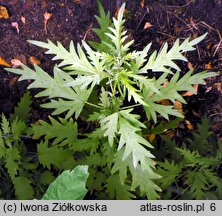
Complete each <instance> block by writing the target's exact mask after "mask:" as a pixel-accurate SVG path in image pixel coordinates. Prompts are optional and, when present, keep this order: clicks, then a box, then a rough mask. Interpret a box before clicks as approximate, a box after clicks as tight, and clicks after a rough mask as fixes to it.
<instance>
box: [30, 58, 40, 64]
mask: <svg viewBox="0 0 222 216" xmlns="http://www.w3.org/2000/svg"><path fill="white" fill-rule="evenodd" d="M29 61H30V63H31V64H37V65H40V64H41V62H40V60H39V59H37V58H36V57H34V56H30V58H29Z"/></svg>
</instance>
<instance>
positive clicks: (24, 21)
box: [21, 16, 26, 24]
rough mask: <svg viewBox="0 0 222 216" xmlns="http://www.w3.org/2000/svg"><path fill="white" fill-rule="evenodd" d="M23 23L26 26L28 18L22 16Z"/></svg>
mask: <svg viewBox="0 0 222 216" xmlns="http://www.w3.org/2000/svg"><path fill="white" fill-rule="evenodd" d="M21 21H22V23H23V24H25V23H26V18H25V17H24V16H21Z"/></svg>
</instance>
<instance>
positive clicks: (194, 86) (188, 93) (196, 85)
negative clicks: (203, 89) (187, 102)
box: [182, 84, 198, 97]
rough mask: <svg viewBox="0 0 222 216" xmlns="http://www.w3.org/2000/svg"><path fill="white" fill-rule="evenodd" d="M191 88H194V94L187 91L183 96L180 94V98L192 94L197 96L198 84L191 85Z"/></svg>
mask: <svg viewBox="0 0 222 216" xmlns="http://www.w3.org/2000/svg"><path fill="white" fill-rule="evenodd" d="M193 88H194V92H192V91H187V92H184V93H183V94H182V96H184V97H185V96H192V95H193V94H197V91H198V84H195V85H193Z"/></svg>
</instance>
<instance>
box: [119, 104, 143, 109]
mask: <svg viewBox="0 0 222 216" xmlns="http://www.w3.org/2000/svg"><path fill="white" fill-rule="evenodd" d="M138 106H142V104H134V105H130V106H126V107H122V108H120V109H121V110H123V109H130V108H134V107H138Z"/></svg>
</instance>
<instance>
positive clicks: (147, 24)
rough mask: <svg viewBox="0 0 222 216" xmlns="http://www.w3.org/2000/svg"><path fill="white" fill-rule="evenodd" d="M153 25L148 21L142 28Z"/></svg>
mask: <svg viewBox="0 0 222 216" xmlns="http://www.w3.org/2000/svg"><path fill="white" fill-rule="evenodd" d="M152 26H153V25H152V24H151V23H150V22H146V23H145V25H144V27H143V29H148V28H151V27H152Z"/></svg>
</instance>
